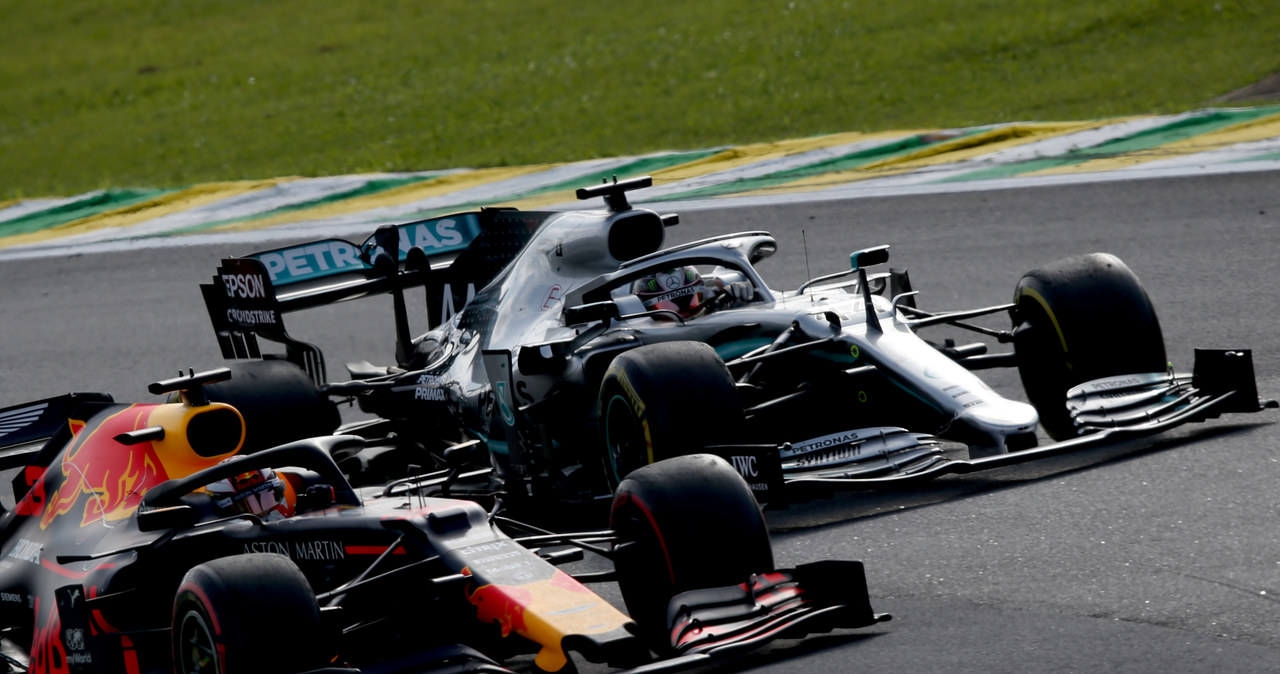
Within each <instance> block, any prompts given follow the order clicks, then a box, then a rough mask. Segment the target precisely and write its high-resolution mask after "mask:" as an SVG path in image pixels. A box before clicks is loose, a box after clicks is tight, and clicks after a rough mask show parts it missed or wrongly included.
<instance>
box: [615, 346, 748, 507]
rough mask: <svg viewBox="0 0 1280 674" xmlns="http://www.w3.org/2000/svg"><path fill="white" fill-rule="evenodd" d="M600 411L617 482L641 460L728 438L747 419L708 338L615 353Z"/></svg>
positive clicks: (690, 450) (647, 461) (685, 451)
mask: <svg viewBox="0 0 1280 674" xmlns="http://www.w3.org/2000/svg"><path fill="white" fill-rule="evenodd" d="M597 411H598V415H599V417H598V418H599V424H600V441H601V444H602V445H603V446H604V454H605V455H604V469H605V477H606V478H607V479H608V480H609V484H610V486H613V487H616V486H617V485H618V483H619V482H621V481H622V479H623V478H624V477H626V476H627V474H628V473H630V472H631V471H633V470H635V469H637V468H639V467H641V466H645V465H648V464H651V463H654V462H656V461H660V460H662V459H665V458H670V457H673V456H679V455H682V454H692V453H695V452H700V451H702V450H703V449H705V448H706V447H708V446H710V445H716V444H728V443H730V442H732V441H733V437H732V435H733V434H734V433H737V432H739V431H740V430H741V428H742V425H743V423H744V415H743V412H742V403H741V402H740V401H739V399H738V390H737V387H736V385H735V384H734V381H733V377H732V376H731V375H730V374H729V370H728V368H726V367H725V365H724V361H723V360H721V359H720V356H719V354H717V353H716V351H715V349H713V348H712V347H711V346H709V345H707V344H705V343H702V342H687V341H678V342H663V343H659V344H648V345H645V346H640V347H637V348H635V349H632V350H630V351H627V352H626V353H623V354H621V355H619V356H618V357H617V358H614V359H613V362H612V363H610V364H609V368H608V369H607V370H606V371H605V375H604V379H603V381H602V382H601V384H600V394H599V398H598V408H597Z"/></svg>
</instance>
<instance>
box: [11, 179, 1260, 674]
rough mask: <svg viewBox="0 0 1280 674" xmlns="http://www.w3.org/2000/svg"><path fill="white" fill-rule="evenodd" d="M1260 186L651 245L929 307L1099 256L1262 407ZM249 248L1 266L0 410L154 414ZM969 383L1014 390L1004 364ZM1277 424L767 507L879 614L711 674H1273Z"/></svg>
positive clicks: (332, 315)
mask: <svg viewBox="0 0 1280 674" xmlns="http://www.w3.org/2000/svg"><path fill="white" fill-rule="evenodd" d="M1278 187H1280V173H1247V174H1236V175H1219V176H1209V177H1202V178H1194V177H1193V178H1176V179H1164V180H1140V181H1131V182H1107V183H1097V184H1084V185H1075V186H1058V187H1035V188H1024V189H1017V190H1004V191H987V192H970V193H957V194H938V195H925V196H912V197H892V198H888V197H886V198H866V199H857V200H851V201H844V202H823V203H808V204H792V205H785V206H771V207H757V208H753V209H750V210H746V209H738V210H699V211H694V212H690V213H687V214H685V216H684V217H683V220H684V222H683V223H682V224H681V225H680V226H679V227H678V228H676V229H674V230H672V231H671V232H670V234H671V236H672V238H674V239H676V240H680V241H683V240H689V239H694V238H701V237H703V236H707V235H710V234H715V233H723V232H726V231H730V230H748V229H767V230H769V231H772V232H773V233H774V234H775V235H776V236H777V237H778V239H779V244H780V250H779V253H778V254H777V255H776V256H775V257H774V258H772V259H770V260H767V261H765V262H764V263H762V265H761V269H762V271H763V272H764V274H765V276H766V278H767V279H769V280H770V281H771V284H772V285H773V286H774V287H778V288H786V287H795V286H796V285H798V284H799V283H801V282H802V281H803V280H804V279H805V278H807V277H808V276H817V275H820V274H824V273H829V272H833V271H838V270H840V269H842V268H844V265H846V264H848V253H849V251H851V250H854V249H857V248H865V247H870V246H874V245H878V244H882V243H888V244H891V245H892V246H893V249H892V251H891V255H892V260H891V263H890V264H891V265H892V266H894V267H906V268H909V269H910V270H911V275H912V281H913V284H914V286H915V288H916V289H917V290H919V291H921V295H920V299H919V302H920V306H921V307H923V308H929V309H962V308H972V307H977V306H986V305H991V304H997V303H1002V302H1005V301H1008V299H1009V298H1010V296H1011V294H1012V290H1013V287H1014V284H1015V283H1016V282H1017V280H1018V277H1019V276H1020V275H1021V274H1022V273H1023V272H1025V271H1026V270H1029V269H1031V268H1033V267H1035V266H1037V265H1039V264H1043V263H1046V262H1049V261H1051V260H1053V259H1056V258H1058V257H1062V256H1066V255H1070V254H1076V253H1085V252H1093V251H1106V252H1111V253H1115V254H1116V255H1118V256H1120V257H1121V258H1122V259H1124V260H1125V261H1126V262H1127V263H1128V264H1129V266H1130V267H1131V268H1132V269H1133V270H1134V271H1135V272H1136V273H1137V274H1138V275H1139V276H1140V277H1141V278H1142V279H1143V281H1144V283H1145V284H1146V287H1147V290H1148V292H1149V293H1150V295H1151V297H1152V299H1153V301H1154V302H1155V305H1156V308H1157V310H1158V311H1159V313H1160V318H1161V322H1162V325H1163V328H1164V332H1165V339H1166V342H1167V344H1168V349H1169V356H1170V359H1171V360H1172V361H1173V362H1174V364H1175V365H1176V366H1177V367H1178V368H1179V369H1184V370H1189V369H1190V367H1191V364H1192V349H1193V347H1196V346H1204V347H1231V348H1252V349H1253V350H1254V360H1255V366H1256V368H1257V372H1258V384H1259V390H1260V391H1261V393H1262V395H1263V396H1264V397H1270V398H1277V397H1280V334H1278V333H1280V331H1277V326H1278V324H1280V321H1278V320H1277V312H1278V311H1280V283H1278V281H1277V279H1280V260H1278V259H1277V255H1278V254H1280V189H1277V188H1278ZM806 250H807V251H808V254H807V256H806V253H805V251H806ZM246 252H250V250H249V249H247V248H246V247H244V246H243V245H231V246H225V247H198V248H180V247H179V248H162V249H150V250H145V251H140V252H138V253H135V254H120V253H111V254H101V255H86V256H79V257H73V258H69V259H36V260H21V261H6V262H0V288H3V292H2V293H0V344H2V345H3V346H2V347H0V406H7V405H13V404H17V403H20V402H24V401H27V400H33V399H37V398H41V397H46V396H50V395H55V394H59V393H63V392H67V391H71V390H81V391H86V390H95V391H96V390H101V391H108V392H111V393H112V394H114V395H115V396H116V398H117V400H129V399H138V400H150V399H151V397H150V396H148V395H147V394H146V393H145V389H146V384H147V383H148V382H150V381H153V380H156V379H161V378H166V377H169V376H172V375H173V374H175V373H176V372H177V370H178V368H186V367H194V368H196V369H203V368H208V367H213V366H216V365H218V364H219V363H220V357H219V354H218V351H217V348H216V344H215V341H214V339H213V334H212V331H211V330H210V329H209V327H208V318H207V315H206V313H205V310H204V307H203V303H202V302H201V299H200V294H199V291H198V289H197V284H198V283H200V282H203V281H206V280H207V279H208V277H209V276H210V275H211V274H212V273H213V271H214V269H215V267H216V266H217V261H218V259H219V258H220V257H221V256H222V255H224V254H242V253H246ZM807 270H810V271H807ZM288 322H289V326H290V331H291V333H292V334H294V335H295V336H296V337H299V338H301V339H304V340H307V341H313V342H316V343H318V344H320V345H321V346H322V347H323V348H324V349H325V353H326V355H327V356H328V358H329V368H330V372H331V373H337V372H341V363H342V362H344V361H346V360H355V359H368V360H371V361H375V362H378V361H386V360H390V359H391V357H392V353H393V345H392V340H393V336H392V331H391V322H390V301H389V300H386V301H380V300H370V301H366V302H363V303H360V302H355V303H348V304H346V305H341V306H337V307H329V308H325V309H322V310H317V311H314V312H312V313H310V314H304V315H296V316H290V317H289V319H288ZM992 326H993V327H1003V326H1000V325H999V321H995V322H994V323H993V324H992ZM1102 327H1103V328H1104V329H1105V326H1102ZM926 334H928V333H926ZM942 334H943V333H939V336H942ZM988 381H990V382H991V383H992V384H993V386H995V387H996V388H997V389H999V390H1001V391H1004V392H1006V393H1007V394H1009V395H1020V391H1019V387H1018V383H1017V376H1016V374H1013V373H996V374H994V375H993V376H990V377H988ZM692 412H695V411H691V413H692ZM1277 422H1280V412H1276V411H1268V412H1264V413H1262V414H1257V415H1245V416H1235V417H1229V418H1225V419H1218V420H1213V421H1211V422H1209V423H1206V424H1196V425H1191V426H1186V427H1183V428H1181V429H1178V430H1176V431H1174V432H1172V433H1170V434H1167V435H1164V436H1160V437H1159V438H1156V439H1152V440H1148V441H1143V442H1138V443H1130V444H1125V445H1121V446H1116V447H1108V448H1104V449H1096V450H1090V451H1086V452H1082V453H1078V454H1074V455H1070V456H1066V457H1060V458H1057V459H1053V460H1049V461H1046V462H1041V463H1038V464H1032V465H1029V466H1021V467H1014V468H1008V469H1003V470H999V471H994V472H991V473H987V474H979V475H974V476H967V477H952V478H943V479H940V480H937V481H935V482H933V483H931V484H929V485H926V486H924V487H919V488H913V489H911V490H902V491H890V492H850V493H843V494H838V495H836V496H835V497H833V498H817V499H815V500H812V501H809V502H807V503H802V504H798V505H795V506H792V507H791V508H790V509H788V510H786V511H779V512H772V513H770V522H771V525H772V527H773V530H774V540H775V546H776V548H777V557H778V561H779V563H781V564H783V565H790V564H796V563H802V562H805V561H810V560H815V559H820V558H853V559H862V560H864V561H865V562H866V564H867V574H868V581H869V585H870V588H871V594H872V600H873V605H874V606H875V608H876V609H877V610H878V611H884V612H889V613H892V614H893V615H894V619H893V621H892V622H889V623H886V624H883V625H880V626H877V627H876V628H873V629H870V630H860V631H838V632H835V633H832V634H829V635H823V636H819V637H816V638H813V639H810V640H808V641H805V642H783V643H781V644H779V645H776V646H774V647H772V648H770V649H768V650H766V651H764V652H763V653H761V654H757V655H753V656H751V657H750V658H749V659H745V660H741V661H738V662H736V663H732V664H731V665H730V666H728V667H724V668H723V669H726V670H729V669H755V670H757V671H768V672H805V673H806V674H818V673H825V672H847V671H854V670H855V669H856V670H861V671H902V672H1076V671H1124V672H1162V673H1167V672H1223V671H1231V672H1274V671H1280V525H1278V524H1280V522H1278V521H1280V505H1278V503H1280V499H1278V497H1277V493H1278V489H1277V485H1280V424H1278V423H1277Z"/></svg>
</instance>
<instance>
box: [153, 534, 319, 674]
mask: <svg viewBox="0 0 1280 674" xmlns="http://www.w3.org/2000/svg"><path fill="white" fill-rule="evenodd" d="M171 637H172V641H173V669H174V671H175V672H177V673H178V674H228V673H229V672H282V673H288V672H305V671H309V670H312V669H319V668H320V667H324V666H325V665H326V663H328V661H329V659H328V658H327V657H325V652H324V645H325V642H326V640H325V638H324V634H323V631H322V629H321V621H320V608H319V606H318V605H317V603H316V598H315V593H314V592H313V591H312V590H311V585H310V583H308V582H307V578H306V576H304V575H302V572H301V571H300V570H298V567H297V565H295V564H294V563H293V562H292V561H290V560H289V559H288V558H287V557H284V556H283V555H276V554H265V553H251V554H243V555H232V556H230V557H222V558H219V559H215V560H212V561H209V562H205V563H203V564H200V565H198V566H196V567H194V568H192V569H191V570H190V571H188V572H187V574H186V576H184V577H183V579H182V584H181V585H179V587H178V592H177V595H176V596H175V597H174V602H173V623H172V631H171Z"/></svg>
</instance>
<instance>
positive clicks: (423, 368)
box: [202, 178, 1275, 503]
mask: <svg viewBox="0 0 1280 674" xmlns="http://www.w3.org/2000/svg"><path fill="white" fill-rule="evenodd" d="M649 184H651V180H650V179H648V178H640V179H634V180H628V181H622V182H618V181H617V180H616V179H615V181H614V182H612V183H609V182H606V183H605V184H602V185H598V186H595V187H590V188H585V189H581V190H579V191H578V196H579V198H580V199H595V198H599V197H602V198H603V199H604V201H605V206H606V207H605V208H602V209H596V210H581V211H565V212H526V211H519V210H516V209H511V208H484V209H481V210H479V211H474V212H467V213H458V214H454V215H448V216H443V217H437V218H432V219H428V220H422V221H417V222H411V223H407V224H402V225H398V226H392V225H388V226H384V227H382V228H379V229H378V231H376V232H374V233H373V234H372V236H370V237H369V238H368V239H367V240H365V241H363V242H362V243H359V244H355V243H351V242H348V241H344V240H339V239H329V240H322V241H316V242H310V243H305V244H301V245H295V246H289V247H286V248H279V249H274V250H268V251H263V252H259V253H255V254H252V255H247V256H244V257H238V258H229V259H225V260H223V262H222V266H221V267H220V268H219V270H218V273H217V275H216V276H215V277H214V279H213V282H212V283H210V284H207V285H205V286H203V287H202V288H203V291H204V298H205V301H206V304H207V306H208V310H209V314H210V317H211V319H212V321H213V325H214V329H215V332H216V333H217V336H218V340H219V343H220V345H221V348H222V352H223V354H224V356H226V357H227V358H231V359H242V362H241V363H240V364H239V365H233V368H239V370H238V372H242V373H243V374H238V375H237V377H239V378H240V379H241V381H242V385H240V386H238V387H236V386H235V382H236V380H235V379H233V380H232V382H231V383H230V384H231V385H232V386H233V388H234V390H227V391H215V390H214V389H216V388H217V387H211V389H210V390H211V395H214V396H215V397H218V396H222V397H221V398H219V399H226V400H229V401H232V402H237V401H240V402H243V401H244V400H245V396H264V395H266V393H265V392H268V391H269V392H271V394H270V397H271V398H272V400H273V401H275V402H274V403H272V404H275V405H279V404H280V401H287V400H291V399H293V398H296V397H310V396H313V395H316V394H317V392H319V394H321V395H324V396H327V397H329V398H331V399H333V400H336V401H341V400H354V401H355V402H357V403H358V404H359V407H360V408H361V409H362V410H364V411H365V412H367V413H369V414H370V415H372V416H373V417H375V419H374V420H364V421H361V422H359V423H357V424H355V425H352V426H350V427H348V428H345V429H344V430H343V431H342V432H343V433H354V434H358V435H361V436H363V437H365V438H367V439H368V441H369V442H368V444H367V447H366V449H365V451H363V452H362V453H359V454H344V455H342V456H338V457H336V458H337V459H338V460H339V465H340V466H341V467H342V468H343V470H344V471H345V472H347V473H348V474H349V475H350V476H351V477H352V479H353V480H356V481H357V482H378V481H383V480H386V479H389V478H392V477H399V476H403V475H404V471H405V468H406V467H407V466H414V467H419V468H421V471H419V473H418V477H417V480H416V481H415V482H414V484H415V486H417V487H419V488H432V489H438V490H441V491H444V492H449V491H450V490H455V491H456V490H466V489H468V488H470V489H472V492H473V493H477V490H478V492H479V493H487V492H492V491H495V490H497V491H501V492H502V493H504V494H505V495H506V498H507V499H508V501H509V502H517V501H521V500H523V499H526V498H529V497H534V498H536V497H537V496H538V495H550V496H551V497H552V498H551V499H550V500H552V501H556V502H564V501H566V500H568V501H572V500H573V499H575V498H578V497H580V496H583V495H587V496H589V495H591V494H596V495H600V494H602V493H603V494H607V493H608V492H609V491H610V489H609V487H615V486H616V485H618V484H620V482H621V481H622V480H623V479H624V478H625V477H626V476H627V475H628V474H629V473H630V472H631V471H633V470H635V469H636V468H639V467H640V466H643V465H647V464H650V463H653V462H655V461H658V460H660V459H663V458H666V457H671V456H677V455H681V454H687V453H691V452H702V451H709V452H712V453H716V454H719V455H721V456H723V457H725V458H726V459H727V460H729V461H730V462H731V463H732V465H734V466H735V467H736V468H737V469H738V470H739V471H740V472H741V473H742V474H743V476H744V477H746V478H747V479H748V481H749V483H750V484H751V485H752V487H753V489H756V490H757V492H758V495H759V496H760V497H761V498H762V500H765V501H768V502H770V503H773V502H780V501H781V500H782V499H784V498H785V491H784V489H783V488H784V485H785V486H796V485H800V484H810V485H815V484H825V485H850V484H879V483H885V482H896V481H904V480H919V479H924V478H929V477H933V476H936V475H941V474H944V473H955V472H969V471H974V470H980V469H984V468H991V467H996V466H1003V465H1007V464H1011V463H1016V462H1020V461H1027V460H1031V459H1035V458H1039V457H1044V456H1047V455H1049V454H1054V453H1060V452H1066V451H1070V450H1074V449H1077V448H1080V447H1082V446H1086V445H1093V444H1098V443H1102V442H1108V441H1113V440H1115V439H1117V438H1120V437H1127V436H1135V435H1144V434H1150V433H1155V432H1159V431H1162V430H1165V429H1168V428H1171V427H1173V426H1176V425H1179V424H1182V423H1186V422H1189V421H1201V420H1204V419H1206V418H1209V417H1214V416H1217V415H1219V414H1222V413H1225V412H1256V411H1259V410H1261V409H1264V408H1265V407H1274V406H1275V403H1274V402H1273V401H1262V400H1260V399H1259V397H1258V392H1257V388H1256V384H1255V379H1254V373H1253V364H1252V356H1251V353H1250V352H1249V351H1248V350H1244V349H1229V350H1203V351H1199V352H1197V355H1196V362H1195V366H1194V370H1193V372H1192V373H1190V374H1182V373H1177V372H1175V371H1173V369H1172V368H1171V366H1170V364H1169V363H1168V362H1167V360H1166V356H1165V346H1164V341H1163V336H1162V333H1161V330H1160V325H1159V321H1158V320H1157V318H1156V313H1155V310H1154V309H1153V308H1152V306H1151V302H1150V300H1149V298H1148V296H1147V294H1146V292H1145V290H1144V289H1143V287H1142V285H1141V283H1140V282H1139V281H1138V279H1137V277H1136V276H1135V275H1134V274H1133V272H1132V271H1130V270H1129V268H1128V267H1127V266H1126V265H1125V264H1124V263H1123V262H1122V261H1120V260H1119V259H1117V258H1116V257H1114V256H1112V255H1108V254H1091V255H1084V256H1079V257H1074V258H1070V259H1066V260H1062V261H1059V262H1057V263H1054V264H1051V265H1048V266H1046V267H1044V268H1042V269H1037V270H1034V271H1032V272H1029V273H1028V274H1026V275H1025V276H1024V277H1023V278H1022V279H1021V280H1020V281H1019V282H1018V283H1017V286H1016V289H1015V291H1014V295H1013V301H1012V302H1009V303H1005V304H997V305H993V306H988V307H983V308H978V309H972V310H964V311H954V312H935V311H926V310H924V309H921V308H919V306H918V304H917V302H916V295H917V293H916V291H915V290H913V289H912V287H911V282H910V277H909V275H908V273H907V272H906V271H905V270H900V269H888V270H887V271H879V268H880V267H881V265H884V264H885V263H886V262H887V261H888V258H889V248H888V246H878V247H872V248H866V249H860V250H857V251H855V252H853V253H852V254H851V255H850V258H849V259H850V265H849V268H848V269H844V270H841V271H838V272H835V273H831V274H827V275H824V276H820V277H818V278H814V279H811V280H809V281H807V282H805V283H803V284H801V285H800V286H799V287H797V288H795V289H794V290H778V289H774V288H771V287H770V286H769V285H767V284H766V283H765V281H764V279H762V278H761V276H760V274H759V273H758V271H757V270H756V268H755V264H756V263H757V262H759V261H760V260H762V259H764V258H767V257H769V256H770V255H772V254H773V253H774V252H775V250H776V242H775V239H774V238H773V237H772V236H771V235H770V234H769V233H767V232H763V231H752V232H742V233H734V234H726V235H723V236H716V237H712V238H708V239H704V240H700V241H694V242H691V243H685V244H681V245H676V246H672V247H664V237H665V234H664V233H665V230H666V228H667V227H670V226H672V225H675V224H677V223H678V217H676V216H674V215H661V214H659V213H657V212H655V211H652V210H648V209H645V208H635V207H632V205H631V204H630V203H629V201H628V196H627V193H628V192H629V191H630V190H634V189H638V188H642V187H645V186H648V185H649ZM418 287H422V288H425V289H426V291H425V295H426V300H425V304H426V307H425V308H426V311H427V320H428V324H429V328H430V329H429V330H428V331H427V332H426V333H425V334H422V335H419V336H413V335H411V334H410V329H409V319H408V316H409V308H408V302H407V300H406V290H407V289H410V288H414V289H416V288H418ZM380 293H388V294H390V296H391V299H392V304H393V306H394V309H395V334H396V354H395V363H394V364H391V365H382V366H374V365H371V364H369V363H367V362H363V363H358V364H351V365H348V375H347V376H346V377H341V378H337V379H332V378H330V377H328V376H327V374H326V371H325V367H324V359H323V357H322V354H321V352H320V350H319V349H318V348H317V347H315V346H313V345H311V344H308V343H306V342H302V341H300V340H298V339H295V338H294V337H293V336H291V335H290V334H289V333H288V331H287V330H286V329H285V327H284V316H285V315H286V314H288V313H290V312H293V311H298V310H302V309H307V308H310V307H315V306H319V305H324V304H330V303H333V302H338V301H343V300H348V299H353V298H357V297H364V296H368V295H372V294H380ZM417 311H418V310H416V309H415V314H416V312H417ZM994 315H1004V316H1007V317H1008V318H1009V319H1010V322H1009V324H1008V325H1009V327H1008V328H1007V329H992V328H988V327H983V326H982V325H979V324H975V323H974V322H973V319H976V318H978V317H983V316H994ZM943 325H945V326H951V327H952V328H958V329H961V330H965V331H969V332H971V333H977V334H980V335H982V336H985V337H988V338H991V339H994V340H995V341H996V342H997V343H1000V344H1007V345H1012V350H1009V351H1006V352H1004V353H988V352H987V348H988V347H987V346H986V344H984V343H980V342H979V343H973V344H956V343H955V342H954V341H953V340H947V341H937V340H930V339H928V338H926V337H925V336H923V334H922V333H927V331H928V329H929V328H931V327H933V326H943ZM259 338H263V339H266V340H269V341H273V342H277V343H280V344H282V345H284V349H285V350H284V353H283V354H279V353H276V354H269V353H264V352H263V350H262V347H261V345H260V342H259ZM282 361H288V362H290V363H292V364H294V365H296V366H298V368H301V370H302V371H305V372H306V373H307V376H308V377H309V378H310V380H311V383H310V384H308V383H307V382H305V381H301V382H299V381H293V380H295V379H298V378H299V377H298V375H297V374H296V372H295V373H294V374H287V373H284V372H283V370H280V372H279V373H278V374H270V375H268V374H266V373H265V372H258V370H265V368H267V367H271V366H275V367H276V368H277V370H279V367H278V366H279V364H280V363H281V362H282ZM994 367H1010V368H1016V369H1017V370H1018V371H1019V373H1020V375H1021V379H1022V382H1023V384H1024V387H1025V391H1026V395H1027V399H1028V400H1029V401H1030V402H1029V404H1028V403H1024V402H1020V401H1017V400H1012V399H1009V398H1006V397H1004V396H1002V395H1001V394H999V393H997V392H996V391H994V390H993V389H992V388H991V387H989V386H988V385H987V384H985V383H984V382H983V380H982V379H981V378H979V376H978V375H977V374H975V372H977V371H981V370H984V369H987V368H994ZM295 370H296V368H295ZM243 406H244V405H242V407H243ZM249 406H250V407H257V406H258V405H257V404H252V405H249ZM689 410H697V414H689V413H688V411H689ZM276 418H277V419H282V422H281V423H282V424H283V425H286V426H288V427H291V428H294V427H301V426H303V425H305V424H306V423H307V422H308V421H315V420H318V419H319V417H314V416H307V417H298V418H296V419H294V418H288V419H289V420H288V421H283V419H285V417H279V416H277V417H276ZM335 427H336V424H335V423H332V422H331V420H330V421H329V422H326V423H325V424H314V427H313V428H311V429H310V431H308V433H310V434H319V433H321V432H330V431H332V430H334V428H335ZM1041 427H1042V428H1043V430H1044V431H1045V432H1046V433H1047V435H1048V437H1050V438H1051V442H1048V443H1044V444H1042V442H1041V437H1042V436H1041V435H1040V434H1038V432H1037V430H1038V428H1041ZM477 481H478V482H479V484H478V486H476V483H477ZM469 483H470V484H471V485H473V486H471V487H468V486H467V485H468V484H469ZM459 493H461V492H459Z"/></svg>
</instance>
